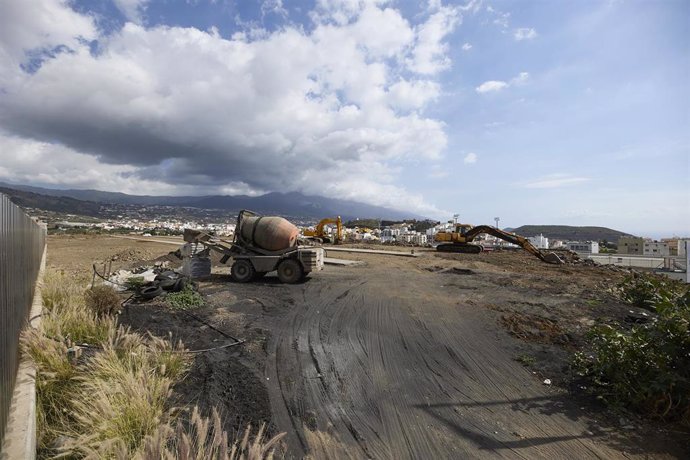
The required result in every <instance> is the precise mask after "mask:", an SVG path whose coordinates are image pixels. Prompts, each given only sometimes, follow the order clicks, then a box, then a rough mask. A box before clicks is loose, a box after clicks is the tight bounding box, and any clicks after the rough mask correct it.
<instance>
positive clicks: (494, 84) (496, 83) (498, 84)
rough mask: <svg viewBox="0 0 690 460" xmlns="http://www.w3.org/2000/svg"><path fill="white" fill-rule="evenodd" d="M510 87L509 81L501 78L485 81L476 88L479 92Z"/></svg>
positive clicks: (489, 91)
mask: <svg viewBox="0 0 690 460" xmlns="http://www.w3.org/2000/svg"><path fill="white" fill-rule="evenodd" d="M507 87H508V83H506V82H504V81H500V80H489V81H485V82H484V83H482V84H481V85H479V86H477V87H476V88H475V91H477V92H478V93H491V92H494V91H500V90H502V89H504V88H507Z"/></svg>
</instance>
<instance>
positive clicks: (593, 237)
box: [511, 225, 629, 243]
mask: <svg viewBox="0 0 690 460" xmlns="http://www.w3.org/2000/svg"><path fill="white" fill-rule="evenodd" d="M511 231H512V232H515V233H517V234H518V235H522V236H536V235H540V234H541V235H544V236H545V237H547V238H549V239H554V240H565V241H602V240H606V241H608V242H612V243H616V242H618V238H620V237H621V236H628V235H629V233H624V232H620V231H618V230H613V229H611V228H606V227H574V226H570V225H523V226H522V227H518V228H514V229H511Z"/></svg>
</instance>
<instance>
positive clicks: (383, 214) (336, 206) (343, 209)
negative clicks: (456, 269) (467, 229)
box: [0, 182, 424, 220]
mask: <svg viewBox="0 0 690 460" xmlns="http://www.w3.org/2000/svg"><path fill="white" fill-rule="evenodd" d="M0 187H6V188H8V189H14V190H21V191H24V192H30V193H33V194H39V195H42V196H51V197H68V198H73V199H76V200H85V201H90V202H97V203H107V204H126V205H141V206H152V205H160V206H184V207H194V208H201V209H223V210H228V211H232V212H236V211H239V210H240V209H251V210H252V211H256V212H258V213H261V214H277V215H283V216H297V217H306V218H314V219H321V218H323V217H329V216H336V215H339V216H341V217H342V218H343V220H350V219H357V218H364V217H368V218H371V217H376V218H380V219H388V220H404V219H424V217H423V216H420V215H418V214H413V213H408V212H404V211H397V210H394V209H388V208H384V207H381V206H372V205H369V204H365V203H360V202H357V201H351V200H339V199H335V198H325V197H322V196H311V195H303V194H301V193H296V192H292V193H267V194H265V195H261V196H247V195H237V196H228V195H208V196H150V195H127V194H125V193H116V192H102V191H99V190H74V189H72V190H55V189H48V188H41V187H32V186H28V185H14V184H5V183H1V182H0ZM37 207H40V206H37ZM42 209H45V208H42ZM65 212H67V211H65Z"/></svg>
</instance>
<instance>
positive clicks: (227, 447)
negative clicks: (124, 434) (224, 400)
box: [134, 407, 285, 460]
mask: <svg viewBox="0 0 690 460" xmlns="http://www.w3.org/2000/svg"><path fill="white" fill-rule="evenodd" d="M265 430H266V426H265V425H262V426H261V427H260V428H259V430H258V431H257V432H256V434H255V435H254V436H253V437H252V429H251V427H250V426H248V427H247V429H246V430H245V432H244V436H243V437H242V438H241V439H238V440H236V441H235V442H233V443H232V444H230V443H229V442H228V434H227V432H226V431H224V430H223V424H222V422H221V419H220V416H219V415H218V412H217V411H216V410H214V411H213V414H212V415H211V417H210V418H205V417H202V416H201V414H200V413H199V409H198V408H197V407H194V409H193V411H192V418H191V421H190V427H189V429H188V430H185V429H184V427H183V425H182V424H179V423H178V424H177V426H176V427H173V426H171V425H161V426H160V427H159V429H158V430H157V431H156V432H155V433H154V434H153V435H152V436H150V437H149V438H147V439H146V441H145V442H144V445H143V448H142V449H141V451H140V452H139V453H138V454H137V455H136V456H135V457H134V458H135V459H136V460H159V459H165V460H206V459H209V460H211V459H212V460H263V459H267V460H268V459H273V458H274V455H275V451H276V448H277V447H278V446H279V442H280V440H281V439H282V438H283V436H284V435H285V433H281V434H279V435H276V436H274V437H272V438H271V439H266V431H265Z"/></svg>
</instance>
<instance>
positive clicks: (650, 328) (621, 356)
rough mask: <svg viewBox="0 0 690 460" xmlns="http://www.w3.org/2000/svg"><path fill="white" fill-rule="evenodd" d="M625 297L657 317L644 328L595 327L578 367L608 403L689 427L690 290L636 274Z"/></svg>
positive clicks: (628, 282)
mask: <svg viewBox="0 0 690 460" xmlns="http://www.w3.org/2000/svg"><path fill="white" fill-rule="evenodd" d="M620 295H621V298H622V299H623V300H625V301H627V302H629V303H631V304H633V305H637V306H640V307H643V308H646V309H648V310H650V311H653V312H654V313H656V314H655V315H653V317H652V318H651V320H650V321H649V322H647V323H645V324H637V325H633V326H631V327H629V328H628V327H624V326H621V325H619V324H614V325H599V326H595V327H594V328H593V329H592V330H591V331H590V332H589V333H588V343H589V346H590V349H591V351H589V352H579V353H576V355H575V357H574V367H575V370H576V371H577V373H578V374H579V375H580V376H581V377H583V378H585V379H587V380H589V381H590V382H591V384H592V388H593V391H595V392H596V394H597V395H598V396H599V397H600V398H601V399H603V400H605V401H606V402H609V403H611V404H614V405H619V406H626V407H631V408H634V409H636V410H638V411H639V412H641V413H643V414H646V415H648V416H652V417H655V418H661V419H667V420H678V421H680V422H681V423H684V424H685V425H688V426H690V288H689V287H688V286H687V285H685V284H683V283H678V282H673V281H672V280H666V279H659V277H658V276H656V275H651V274H645V275H641V274H636V275H634V276H631V277H628V278H626V279H625V280H624V281H623V282H622V283H621V285H620Z"/></svg>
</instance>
